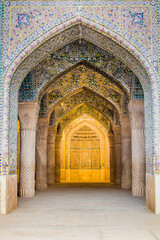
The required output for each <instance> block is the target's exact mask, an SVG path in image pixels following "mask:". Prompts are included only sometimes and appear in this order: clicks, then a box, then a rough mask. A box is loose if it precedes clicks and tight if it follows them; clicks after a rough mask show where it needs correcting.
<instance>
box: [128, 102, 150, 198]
mask: <svg viewBox="0 0 160 240" xmlns="http://www.w3.org/2000/svg"><path fill="white" fill-rule="evenodd" d="M128 107H129V113H130V119H131V136H132V194H133V196H143V195H144V194H145V169H146V166H145V137H144V102H143V101H131V102H130V103H129V105H128Z"/></svg>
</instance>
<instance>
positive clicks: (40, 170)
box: [36, 118, 48, 190]
mask: <svg viewBox="0 0 160 240" xmlns="http://www.w3.org/2000/svg"><path fill="white" fill-rule="evenodd" d="M47 131H48V119H47V118H39V119H38V124H37V133H36V189H37V190H45V189H47Z"/></svg>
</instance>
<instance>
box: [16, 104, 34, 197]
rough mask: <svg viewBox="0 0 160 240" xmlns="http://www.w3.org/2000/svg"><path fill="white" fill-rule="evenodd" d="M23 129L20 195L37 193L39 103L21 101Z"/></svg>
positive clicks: (28, 195) (20, 114) (20, 109)
mask: <svg viewBox="0 0 160 240" xmlns="http://www.w3.org/2000/svg"><path fill="white" fill-rule="evenodd" d="M18 108H19V110H18V111H19V112H18V113H19V120H20V130H21V162H20V190H19V195H20V197H34V195H35V140H36V125H37V119H38V113H39V105H38V104H37V103H19V104H18Z"/></svg>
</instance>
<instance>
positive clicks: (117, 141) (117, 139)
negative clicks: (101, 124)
mask: <svg viewBox="0 0 160 240" xmlns="http://www.w3.org/2000/svg"><path fill="white" fill-rule="evenodd" d="M113 131H114V162H115V184H116V185H121V172H122V163H121V129H120V127H119V126H114V127H113Z"/></svg>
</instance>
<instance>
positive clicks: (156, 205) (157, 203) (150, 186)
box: [146, 173, 160, 214]
mask: <svg viewBox="0 0 160 240" xmlns="http://www.w3.org/2000/svg"><path fill="white" fill-rule="evenodd" d="M146 205H147V207H148V208H149V209H150V210H151V211H153V212H154V213H156V214H160V175H151V174H148V173H147V174H146Z"/></svg>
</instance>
